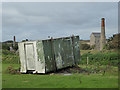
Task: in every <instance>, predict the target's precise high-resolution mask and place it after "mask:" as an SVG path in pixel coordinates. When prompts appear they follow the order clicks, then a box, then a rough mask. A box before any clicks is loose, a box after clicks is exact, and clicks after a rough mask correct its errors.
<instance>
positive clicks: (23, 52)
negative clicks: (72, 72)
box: [18, 36, 80, 73]
mask: <svg viewBox="0 0 120 90" xmlns="http://www.w3.org/2000/svg"><path fill="white" fill-rule="evenodd" d="M18 47H19V56H20V62H21V69H20V72H22V73H26V72H27V71H33V73H47V72H50V71H56V70H58V69H62V68H65V67H68V66H73V65H76V64H78V63H79V62H80V47H79V36H72V37H63V38H56V39H52V38H51V39H48V40H36V41H26V42H20V43H18Z"/></svg>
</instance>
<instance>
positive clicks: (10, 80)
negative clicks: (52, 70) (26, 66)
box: [2, 64, 118, 88]
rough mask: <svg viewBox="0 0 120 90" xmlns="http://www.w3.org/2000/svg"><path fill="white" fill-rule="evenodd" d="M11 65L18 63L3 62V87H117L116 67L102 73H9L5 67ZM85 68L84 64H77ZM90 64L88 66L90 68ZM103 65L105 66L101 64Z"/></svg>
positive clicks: (17, 66) (16, 66) (16, 65)
mask: <svg viewBox="0 0 120 90" xmlns="http://www.w3.org/2000/svg"><path fill="white" fill-rule="evenodd" d="M10 65H13V66H14V68H15V69H17V68H19V66H20V65H18V64H3V75H2V85H3V88H28V87H29V88H117V87H118V75H117V67H111V68H112V71H111V70H110V71H109V70H108V71H106V73H105V74H104V75H103V74H102V73H96V74H87V73H82V74H78V73H76V74H72V75H68V76H65V75H33V74H15V75H14V74H9V73H7V72H6V69H7V68H8V67H9V66H10ZM79 66H80V67H81V68H86V65H79ZM90 67H91V66H88V68H90ZM102 67H105V66H102Z"/></svg>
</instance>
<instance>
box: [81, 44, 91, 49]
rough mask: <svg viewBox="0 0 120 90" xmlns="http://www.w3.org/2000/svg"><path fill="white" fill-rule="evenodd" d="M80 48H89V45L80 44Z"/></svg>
mask: <svg viewBox="0 0 120 90" xmlns="http://www.w3.org/2000/svg"><path fill="white" fill-rule="evenodd" d="M80 49H81V50H90V49H91V48H90V45H88V44H81V45H80Z"/></svg>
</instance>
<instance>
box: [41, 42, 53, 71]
mask: <svg viewBox="0 0 120 90" xmlns="http://www.w3.org/2000/svg"><path fill="white" fill-rule="evenodd" d="M43 46H44V47H43V49H44V57H45V68H46V72H49V71H53V70H55V64H54V60H53V56H52V55H53V54H52V43H51V40H43Z"/></svg>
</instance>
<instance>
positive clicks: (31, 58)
mask: <svg viewBox="0 0 120 90" xmlns="http://www.w3.org/2000/svg"><path fill="white" fill-rule="evenodd" d="M25 51H26V52H25V53H26V61H27V70H35V52H34V47H33V43H31V44H30V43H28V44H25Z"/></svg>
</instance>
